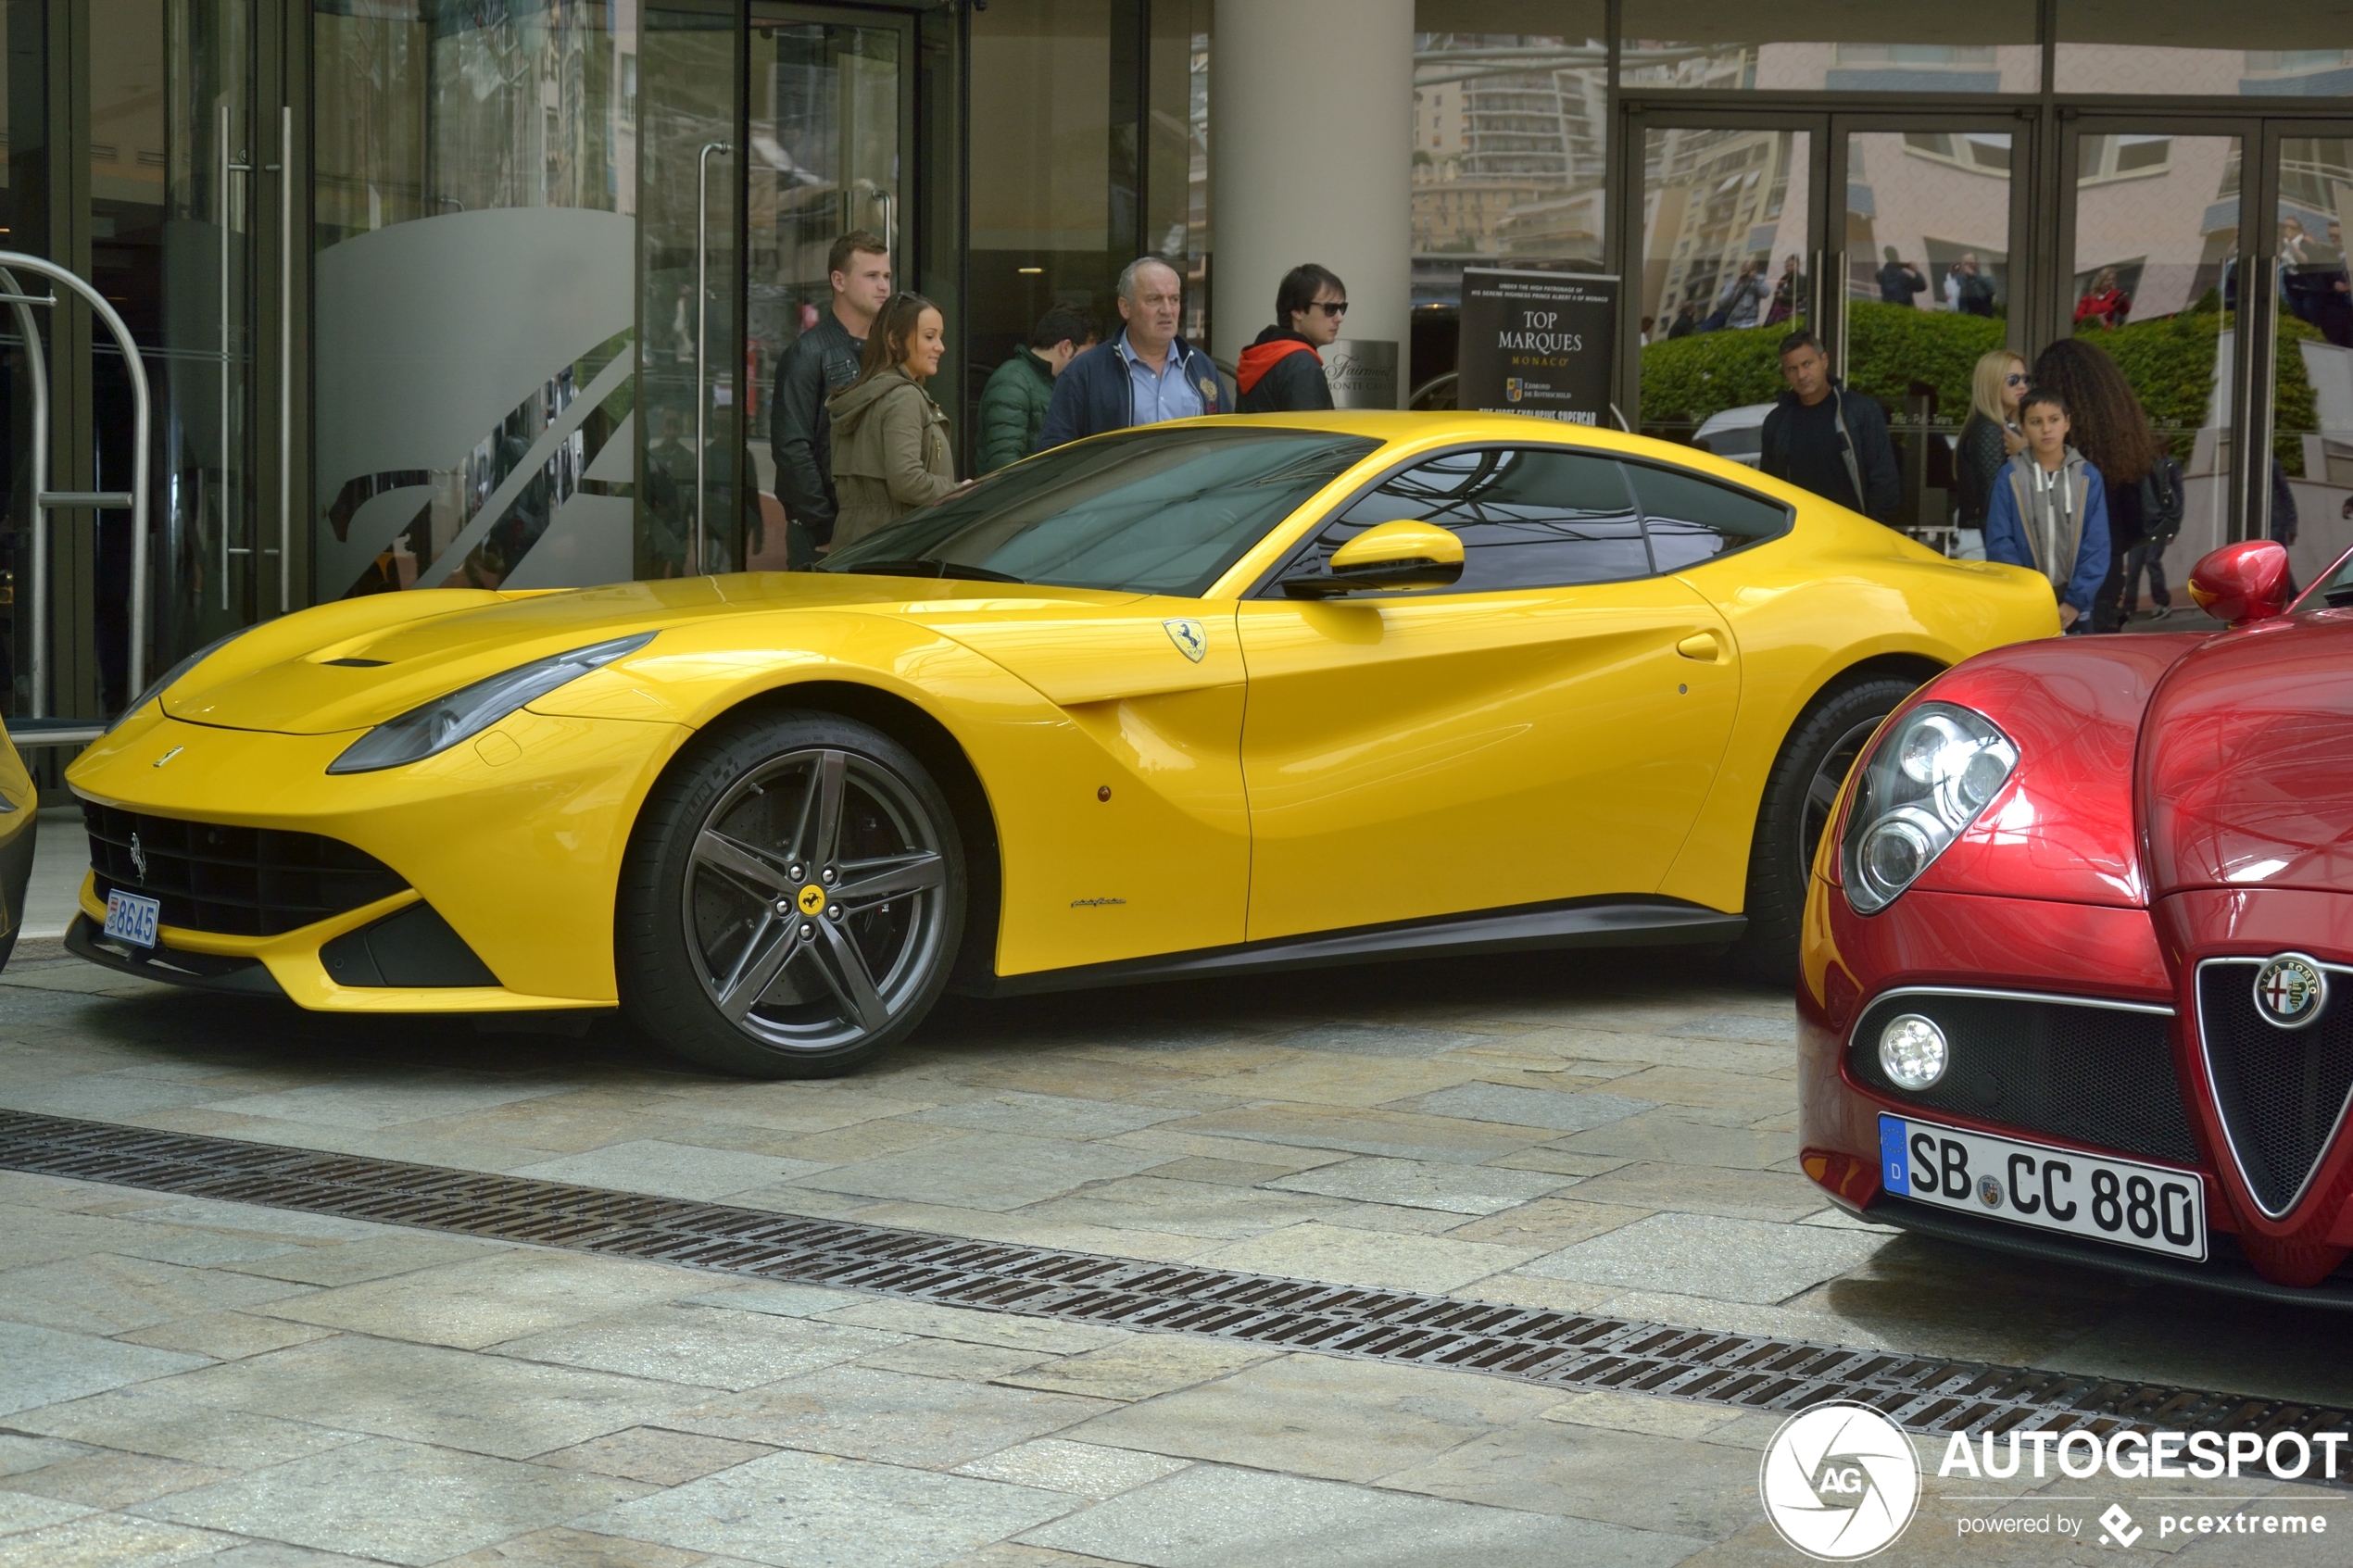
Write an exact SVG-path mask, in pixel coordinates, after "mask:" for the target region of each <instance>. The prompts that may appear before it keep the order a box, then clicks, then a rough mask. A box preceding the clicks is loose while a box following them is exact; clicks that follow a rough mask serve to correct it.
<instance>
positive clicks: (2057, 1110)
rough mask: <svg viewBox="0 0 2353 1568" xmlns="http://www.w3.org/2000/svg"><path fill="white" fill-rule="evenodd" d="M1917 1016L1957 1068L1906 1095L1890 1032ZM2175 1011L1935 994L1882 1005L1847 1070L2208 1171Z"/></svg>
mask: <svg viewBox="0 0 2353 1568" xmlns="http://www.w3.org/2000/svg"><path fill="white" fill-rule="evenodd" d="M1907 1012H1916V1013H1919V1014H1920V1015H1921V1016H1922V1017H1924V1018H1927V1019H1930V1020H1931V1021H1932V1022H1934V1023H1935V1024H1936V1026H1937V1027H1938V1028H1940V1029H1942V1030H1944V1038H1945V1040H1946V1042H1947V1043H1948V1044H1949V1046H1950V1047H1951V1049H1952V1064H1951V1065H1950V1066H1949V1067H1947V1068H1946V1069H1945V1072H1944V1077H1943V1078H1941V1079H1939V1080H1938V1081H1937V1082H1936V1083H1934V1084H1933V1085H1930V1086H1929V1087H1928V1088H1925V1089H1920V1090H1917V1091H1915V1090H1910V1089H1901V1088H1898V1087H1896V1086H1895V1085H1894V1083H1892V1082H1890V1081H1889V1079H1888V1076H1887V1073H1886V1072H1885V1071H1884V1070H1883V1069H1882V1068H1881V1066H1880V1061H1879V1038H1880V1032H1881V1030H1883V1029H1885V1028H1886V1027H1887V1025H1888V1022H1889V1021H1890V1020H1892V1019H1894V1018H1897V1017H1900V1016H1902V1015H1903V1014H1905V1013H1907ZM2172 1024H2173V1019H2172V1015H2171V1009H2163V1008H2160V1009H2155V1010H2145V1009H2142V1008H2138V1007H2133V1006H2123V1005H2115V1004H2104V1003H2099V1002H2091V1001H2081V1002H2079V1001H2073V1000H2069V999H2065V998H2061V997H2025V996H2005V995H2002V994H1999V993H1988V992H1965V991H1944V990H1935V989H1921V990H1904V991H1896V992H1893V993H1891V994H1889V995H1887V996H1884V997H1881V998H1880V999H1879V1000H1877V1001H1875V1002H1873V1003H1872V1004H1871V1005H1870V1007H1869V1009H1868V1010H1865V1012H1864V1014H1863V1018H1862V1022H1859V1023H1858V1024H1856V1027H1855V1033H1854V1035H1852V1036H1851V1037H1850V1039H1849V1041H1848V1044H1847V1047H1846V1070H1847V1073H1849V1075H1850V1076H1852V1077H1853V1079H1854V1080H1855V1082H1856V1083H1857V1084H1860V1085H1863V1086H1864V1087H1865V1088H1867V1089H1869V1090H1870V1091H1871V1092H1872V1093H1873V1094H1875V1095H1881V1096H1884V1097H1886V1098H1889V1099H1894V1100H1901V1101H1903V1102H1905V1103H1906V1104H1909V1105H1917V1106H1919V1107H1922V1108H1923V1109H1925V1110H1951V1111H1958V1112H1960V1113H1961V1114H1963V1115H1967V1116H1975V1117H1978V1118H1981V1119H1982V1120H1984V1121H1987V1122H1994V1123H2000V1124H2002V1125H2003V1126H2006V1127H2012V1128H2016V1129H2017V1130H2018V1131H2020V1132H2024V1133H2046V1134H2049V1135H2051V1136H2053V1137H2058V1138H2064V1139H2066V1140H2067V1141H2068V1142H2070V1143H2079V1144H2088V1145H2090V1146H2091V1147H2093V1148H2108V1149H2114V1150H2115V1151H2116V1152H2117V1153H2119V1154H2133V1155H2138V1156H2140V1157H2142V1158H2143V1159H2146V1160H2165V1161H2167V1162H2168V1163H2171V1164H2176V1165H2194V1164H2196V1162H2197V1139H2196V1135H2194V1134H2193V1133H2192V1132H2191V1130H2190V1118H2189V1112H2188V1110H2186V1109H2185V1107H2184V1106H2183V1100H2182V1085H2181V1081H2180V1078H2179V1077H2178V1075H2177V1074H2176V1073H2175V1072H2174V1067H2173V1047H2172V1042H2171V1030H2172Z"/></svg>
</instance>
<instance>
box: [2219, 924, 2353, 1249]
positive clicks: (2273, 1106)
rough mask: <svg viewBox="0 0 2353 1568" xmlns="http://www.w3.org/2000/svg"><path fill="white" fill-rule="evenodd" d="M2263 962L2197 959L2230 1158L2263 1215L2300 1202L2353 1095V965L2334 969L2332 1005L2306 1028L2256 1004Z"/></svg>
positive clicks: (2331, 994) (2289, 1207) (2329, 1002)
mask: <svg viewBox="0 0 2353 1568" xmlns="http://www.w3.org/2000/svg"><path fill="white" fill-rule="evenodd" d="M2264 961H2265V960H2261V959H2208V960H2206V961H2205V962H2203V963H2201V964H2199V965H2198V966H2197V1013H2198V1032H2199V1034H2200V1035H2201V1036H2202V1039H2203V1044H2204V1047H2205V1052H2206V1070H2207V1073H2208V1075H2209V1076H2210V1077H2211V1078H2212V1080H2213V1084H2214V1105H2215V1109H2216V1110H2220V1111H2221V1113H2222V1130H2223V1131H2224V1132H2225V1133H2227V1134H2228V1135H2230V1140H2231V1156H2232V1158H2233V1160H2236V1161H2237V1162H2238V1168H2239V1174H2240V1175H2242V1176H2244V1177H2246V1185H2247V1190H2248V1191H2249V1192H2251V1193H2253V1194H2254V1195H2255V1201H2256V1202H2257V1203H2259V1204H2260V1205H2262V1208H2263V1211H2264V1212H2265V1213H2266V1214H2269V1215H2271V1216H2272V1217H2273V1218H2275V1219H2276V1218H2278V1217H2279V1216H2281V1215H2283V1214H2285V1213H2286V1212H2287V1211H2288V1210H2291V1209H2293V1208H2295V1207H2296V1200H2297V1199H2298V1198H2302V1197H2303V1196H2304V1188H2305V1185H2306V1184H2307V1183H2308V1182H2309V1181H2310V1180H2311V1179H2312V1172H2313V1170H2314V1168H2315V1167H2317V1166H2318V1165H2319V1164H2320V1162H2321V1157H2322V1155H2323V1154H2326V1153H2327V1152H2328V1148H2329V1145H2330V1143H2331V1142H2332V1141H2334V1138H2335V1135H2336V1129H2337V1126H2338V1124H2339V1123H2342V1122H2343V1121H2344V1120H2345V1110H2346V1103H2347V1098H2348V1097H2353V1003H2348V1001H2347V997H2346V995H2345V993H2346V992H2347V990H2353V970H2345V969H2335V968H2331V970H2330V974H2329V978H2330V980H2331V982H2332V983H2333V984H2332V985H2331V986H2330V993H2329V999H2328V1002H2327V1005H2326V1006H2325V1007H2323V1008H2322V1010H2321V1016H2320V1017H2319V1018H2317V1019H2315V1020H2314V1021H2313V1022H2310V1023H2309V1024H2307V1025H2306V1026H2305V1027H2303V1028H2301V1029H2283V1028H2280V1027H2279V1026H2278V1025H2276V1024H2273V1023H2270V1022H2266V1021H2265V1020H2264V1018H2263V1015H2262V1014H2261V1013H2260V1012H2259V1011H2258V1010H2256V1006H2255V976H2256V972H2258V971H2259V970H2260V969H2261V968H2262V967H2263V964H2264Z"/></svg>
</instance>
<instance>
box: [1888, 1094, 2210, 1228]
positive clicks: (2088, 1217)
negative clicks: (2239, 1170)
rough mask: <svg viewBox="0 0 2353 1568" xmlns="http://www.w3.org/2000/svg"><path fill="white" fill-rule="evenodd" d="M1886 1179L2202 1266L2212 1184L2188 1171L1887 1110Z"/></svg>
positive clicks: (1923, 1198) (1975, 1209) (2015, 1219)
mask: <svg viewBox="0 0 2353 1568" xmlns="http://www.w3.org/2000/svg"><path fill="white" fill-rule="evenodd" d="M1879 1154H1880V1172H1879V1174H1880V1181H1881V1184H1882V1185H1884V1186H1885V1187H1886V1189H1887V1190H1888V1191H1889V1192H1891V1193H1893V1194H1894V1195H1895V1196H1896V1197H1898V1198H1910V1199H1912V1200H1913V1201H1914V1202H1916V1203H1931V1204H1934V1205H1935V1206H1936V1207H1938V1208H1940V1209H1958V1210H1965V1211H1967V1212H1969V1213H1971V1214H1976V1215H1980V1216H1982V1217H1983V1218H1985V1219H1989V1220H2007V1222H2009V1223H2011V1224H2014V1225H2029V1226H2032V1228H2034V1229H2036V1230H2045V1231H2058V1232H2061V1233H2063V1234H2065V1235H2068V1236H2090V1237H2091V1238H2092V1239H2094V1240H2095V1241H2112V1242H2115V1243H2116V1244H2118V1245H2119V1246H2121V1247H2138V1248H2143V1249H2144V1250H2146V1251H2150V1252H2162V1253H2165V1254H2166V1255H2168V1256H2169V1257H2174V1258H2186V1259H2190V1260H2192V1261H2199V1262H2202V1261H2205V1258H2206V1186H2205V1184H2204V1183H2203V1182H2202V1181H2201V1180H2200V1179H2199V1178H2198V1177H2197V1176H2196V1174H2194V1173H2190V1172H2188V1171H2175V1170H2170V1169H2168V1168H2167V1167H2165V1166H2162V1165H2143V1164H2141V1163H2139V1162H2138V1161H2136V1160H2111V1159H2109V1158H2108V1157H2107V1156H2105V1155H2090V1154H2081V1153H2078V1152H2076V1151H2075V1150H2074V1149H2070V1148H2045V1147H2044V1146H2042V1145H2040V1144H2031V1143H2020V1142H2017V1141H2016V1140H2014V1139H2011V1138H1997V1137H1991V1136H1988V1135H1986V1134H1983V1133H1965V1132H1962V1131H1961V1130H1960V1129H1959V1128H1957V1127H1941V1126H1938V1125H1937V1124H1936V1123H1933V1122H1914V1121H1910V1120H1907V1119H1906V1118H1905V1117H1901V1116H1889V1115H1884V1114H1882V1115H1881V1117H1880V1119H1879Z"/></svg>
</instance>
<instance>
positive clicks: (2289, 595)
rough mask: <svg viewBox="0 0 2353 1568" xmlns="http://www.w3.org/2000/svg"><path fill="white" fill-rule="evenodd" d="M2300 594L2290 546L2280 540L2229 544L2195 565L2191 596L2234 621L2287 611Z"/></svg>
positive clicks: (2212, 613) (2215, 613)
mask: <svg viewBox="0 0 2353 1568" xmlns="http://www.w3.org/2000/svg"><path fill="white" fill-rule="evenodd" d="M2295 596H2296V593H2295V587H2294V584H2293V583H2292V582H2291V580H2290V579H2289V577H2288V571H2287V546H2284V545H2282V544H2279V543H2278V542H2277V541H2275V540H2271V539H2246V540H2242V541H2241V542H2239V543H2238V544H2235V545H2225V546H2222V547H2221V549H2219V550H2216V551H2215V552H2214V553H2213V554H2211V555H2209V556H2208V557H2207V558H2205V559H2204V560H2201V561H2199V562H2198V563H2197V565H2196V567H2195V568H2193V569H2192V570H2191V571H2190V597H2192V598H2193V599H2196V601H2197V607H2198V608H2200V609H2202V610H2204V611H2206V613H2207V614H2208V615H2210V616H2212V617H2214V619H2215V620H2217V621H2224V622H2227V623H2228V624H2230V625H2233V626H2244V625H2246V623H2247V622H2248V621H2269V620H2270V619H2271V617H2273V616H2275V615H2280V614H2283V613H2284V612H2285V611H2286V609H2287V607H2288V602H2289V601H2290V600H2291V599H2293V598H2294V597H2295Z"/></svg>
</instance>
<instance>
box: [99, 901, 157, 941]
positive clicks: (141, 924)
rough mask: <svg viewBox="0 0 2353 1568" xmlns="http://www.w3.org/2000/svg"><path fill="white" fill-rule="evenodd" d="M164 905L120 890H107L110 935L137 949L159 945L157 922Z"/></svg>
mask: <svg viewBox="0 0 2353 1568" xmlns="http://www.w3.org/2000/svg"><path fill="white" fill-rule="evenodd" d="M162 913H163V906H162V905H161V904H159V903H157V902H156V900H154V899H153V898H145V897H140V896H139V895H138V894H136V893H125V892H123V891H122V890H121V889H120V888H108V889H107V935H109V936H112V937H115V938H117V939H119V940H120V941H124V942H128V943H130V944H131V945H132V946H133V947H154V946H155V945H156V920H157V916H159V915H161V914H162Z"/></svg>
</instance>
